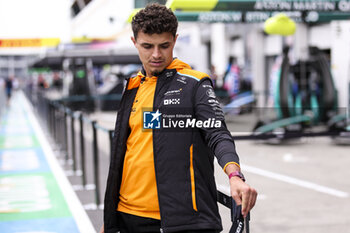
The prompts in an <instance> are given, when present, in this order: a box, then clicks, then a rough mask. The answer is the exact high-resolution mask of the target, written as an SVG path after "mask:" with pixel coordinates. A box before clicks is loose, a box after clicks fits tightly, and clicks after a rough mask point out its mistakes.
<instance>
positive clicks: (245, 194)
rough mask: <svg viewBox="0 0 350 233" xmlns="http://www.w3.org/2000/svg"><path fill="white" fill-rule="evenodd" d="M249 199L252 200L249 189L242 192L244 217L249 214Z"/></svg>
mask: <svg viewBox="0 0 350 233" xmlns="http://www.w3.org/2000/svg"><path fill="white" fill-rule="evenodd" d="M249 200H250V191H249V189H248V190H245V191H244V192H243V193H242V215H243V216H244V217H246V216H247V214H248V208H249Z"/></svg>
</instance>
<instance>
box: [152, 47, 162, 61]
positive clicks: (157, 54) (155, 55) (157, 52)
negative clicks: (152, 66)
mask: <svg viewBox="0 0 350 233" xmlns="http://www.w3.org/2000/svg"><path fill="white" fill-rule="evenodd" d="M152 57H153V58H154V59H159V58H161V53H160V49H159V48H158V47H154V50H153V53H152Z"/></svg>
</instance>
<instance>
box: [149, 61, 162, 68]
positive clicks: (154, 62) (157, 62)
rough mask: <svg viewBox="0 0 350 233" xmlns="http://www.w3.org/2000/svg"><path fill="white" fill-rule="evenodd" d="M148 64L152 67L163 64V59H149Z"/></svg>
mask: <svg viewBox="0 0 350 233" xmlns="http://www.w3.org/2000/svg"><path fill="white" fill-rule="evenodd" d="M150 65H151V66H154V67H159V66H162V65H163V61H151V62H150Z"/></svg>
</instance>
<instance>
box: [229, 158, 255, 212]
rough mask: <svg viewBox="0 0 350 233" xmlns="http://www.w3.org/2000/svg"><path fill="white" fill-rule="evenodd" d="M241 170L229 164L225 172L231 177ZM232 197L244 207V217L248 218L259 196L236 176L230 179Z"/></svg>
mask: <svg viewBox="0 0 350 233" xmlns="http://www.w3.org/2000/svg"><path fill="white" fill-rule="evenodd" d="M239 170H240V168H239V167H238V166H237V165H235V164H229V165H228V166H227V167H226V169H225V172H226V174H227V175H229V174H230V173H232V172H235V171H239ZM230 190H231V196H232V198H233V199H234V200H235V202H236V204H237V205H242V215H243V216H244V217H247V215H248V212H249V211H250V210H251V209H252V208H253V207H254V205H255V202H256V198H257V196H258V193H257V191H256V190H255V189H254V188H252V187H250V186H249V185H248V184H246V183H244V181H243V180H242V179H241V178H240V177H238V176H234V177H231V179H230Z"/></svg>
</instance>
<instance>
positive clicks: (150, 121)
mask: <svg viewBox="0 0 350 233" xmlns="http://www.w3.org/2000/svg"><path fill="white" fill-rule="evenodd" d="M161 116H162V114H161V113H160V112H159V110H157V111H156V112H147V111H145V112H143V128H144V129H160V123H161Z"/></svg>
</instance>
